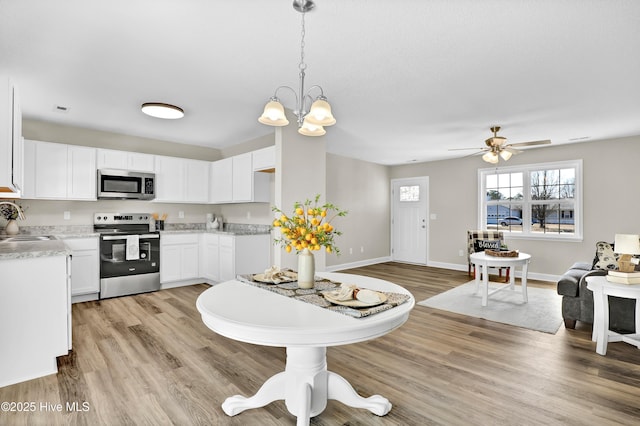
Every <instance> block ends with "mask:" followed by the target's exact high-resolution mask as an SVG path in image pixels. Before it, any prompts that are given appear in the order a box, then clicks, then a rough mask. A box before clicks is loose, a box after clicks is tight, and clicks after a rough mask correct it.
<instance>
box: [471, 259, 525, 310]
mask: <svg viewBox="0 0 640 426" xmlns="http://www.w3.org/2000/svg"><path fill="white" fill-rule="evenodd" d="M469 259H470V261H471V263H472V264H474V265H475V267H477V268H479V269H480V270H479V271H476V274H475V275H476V293H477V292H478V290H479V287H480V276H481V275H482V306H487V303H488V302H489V296H491V295H492V294H494V293H495V292H497V291H501V290H505V289H507V288H508V289H510V290H514V289H515V282H516V270H515V268H516V266H520V267H521V268H522V274H521V277H520V281H521V283H522V299H523V300H524V302H525V303H527V302H528V300H529V299H528V296H527V273H528V270H529V262H530V261H531V255H530V254H527V253H518V257H500V256H490V255H488V254H486V253H485V252H483V251H481V252H477V253H472V254H471V255H469ZM490 267H491V268H496V267H501V268H507V267H508V268H511V271H510V272H509V273H510V274H511V277H510V280H509V283H508V284H506V285H500V286H498V287H497V288H494V289H492V290H491V291H489V268H490Z"/></svg>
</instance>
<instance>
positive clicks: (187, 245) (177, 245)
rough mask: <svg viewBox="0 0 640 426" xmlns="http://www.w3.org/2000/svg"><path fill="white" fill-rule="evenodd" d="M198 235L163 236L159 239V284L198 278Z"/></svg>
mask: <svg viewBox="0 0 640 426" xmlns="http://www.w3.org/2000/svg"><path fill="white" fill-rule="evenodd" d="M199 252H200V249H199V234H198V233H188V234H164V235H162V236H161V237H160V282H161V283H166V282H173V281H184V280H190V279H194V278H199V277H200V273H199V270H198V268H199Z"/></svg>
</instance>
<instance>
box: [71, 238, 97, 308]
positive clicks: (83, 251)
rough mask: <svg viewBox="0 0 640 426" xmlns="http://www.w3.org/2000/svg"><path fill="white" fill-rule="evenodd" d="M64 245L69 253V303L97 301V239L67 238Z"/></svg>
mask: <svg viewBox="0 0 640 426" xmlns="http://www.w3.org/2000/svg"><path fill="white" fill-rule="evenodd" d="M64 243H65V244H66V245H67V247H69V248H70V249H71V250H72V253H71V301H72V302H74V303H75V302H84V301H87V300H96V299H98V296H99V293H100V258H99V254H98V244H99V241H98V237H91V238H69V239H65V240H64Z"/></svg>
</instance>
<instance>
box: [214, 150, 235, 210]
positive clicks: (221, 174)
mask: <svg viewBox="0 0 640 426" xmlns="http://www.w3.org/2000/svg"><path fill="white" fill-rule="evenodd" d="M232 170H233V159H232V158H231V157H229V158H224V159H222V160H218V161H214V162H212V163H211V165H210V174H209V202H210V203H214V204H220V203H231V202H233V193H232V187H231V179H232V175H231V173H232Z"/></svg>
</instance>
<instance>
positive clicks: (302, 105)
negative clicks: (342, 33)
mask: <svg viewBox="0 0 640 426" xmlns="http://www.w3.org/2000/svg"><path fill="white" fill-rule="evenodd" d="M314 7H315V3H314V2H313V1H312V0H294V2H293V8H294V9H295V10H296V11H298V12H300V13H301V14H302V31H301V42H300V63H299V64H298V69H299V70H300V72H299V80H300V81H299V83H298V87H299V89H300V90H299V91H298V92H296V91H295V90H294V89H292V88H291V87H289V86H279V87H278V88H277V89H276V92H275V94H274V95H273V96H272V97H271V99H270V100H269V102H267V104H266V105H265V107H264V112H263V113H262V115H261V116H260V117H259V118H258V121H259V122H260V123H262V124H266V125H267V126H278V127H279V126H286V125H288V124H289V120H287V118H286V116H285V113H284V106H283V105H282V104H281V103H280V100H279V98H278V97H277V95H278V91H279V90H280V89H287V90H289V91H291V92H293V94H294V96H295V98H296V105H295V109H293V114H294V115H295V116H296V121H297V123H298V133H300V134H301V135H304V136H322V135H324V134H326V133H327V132H326V130H325V129H324V126H333V125H334V124H336V119H335V118H334V116H333V114H332V112H331V105H329V102H328V101H327V98H326V97H325V96H324V92H323V90H322V87H320V86H318V85H315V86H312V87H311V88H310V89H309V90H308V91H307V92H305V90H304V78H305V69H306V68H307V65H306V64H305V63H304V36H305V24H304V16H305V13H307V12H309V11H311V10H312V9H313V8H314ZM314 89H315V90H318V91H320V95H318V96H311V94H310V93H311V91H312V90H314ZM314 99H315V100H314Z"/></svg>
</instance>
